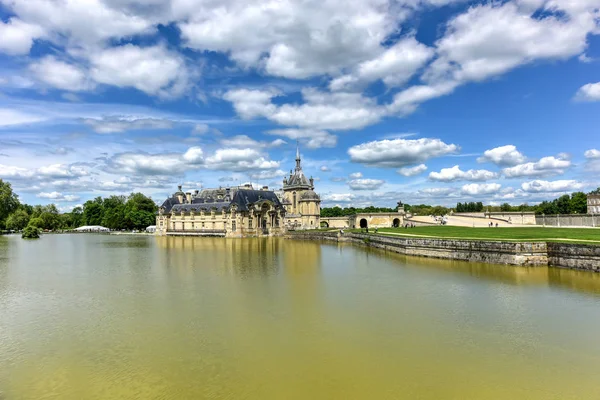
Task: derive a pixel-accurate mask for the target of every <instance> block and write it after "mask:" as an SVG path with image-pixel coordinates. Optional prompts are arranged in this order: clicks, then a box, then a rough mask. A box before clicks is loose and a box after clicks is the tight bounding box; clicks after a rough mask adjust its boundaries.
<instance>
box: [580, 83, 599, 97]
mask: <svg viewBox="0 0 600 400" xmlns="http://www.w3.org/2000/svg"><path fill="white" fill-rule="evenodd" d="M575 100H577V101H600V82H596V83H588V84H586V85H583V86H582V87H580V88H579V90H578V91H577V93H575Z"/></svg>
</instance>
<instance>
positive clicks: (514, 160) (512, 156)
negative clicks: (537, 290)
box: [477, 144, 527, 166]
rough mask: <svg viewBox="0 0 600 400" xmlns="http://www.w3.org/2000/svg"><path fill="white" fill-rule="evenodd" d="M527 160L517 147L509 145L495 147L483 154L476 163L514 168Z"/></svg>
mask: <svg viewBox="0 0 600 400" xmlns="http://www.w3.org/2000/svg"><path fill="white" fill-rule="evenodd" d="M526 160H527V157H525V156H524V155H523V154H522V153H521V152H520V151H518V150H517V147H516V146H514V145H512V144H509V145H506V146H500V147H495V148H493V149H490V150H486V151H484V152H483V156H481V157H479V158H478V159H477V162H480V163H484V162H491V163H494V164H496V165H500V166H514V165H517V164H522V163H524V162H525V161H526Z"/></svg>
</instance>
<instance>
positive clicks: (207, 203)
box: [156, 149, 321, 237]
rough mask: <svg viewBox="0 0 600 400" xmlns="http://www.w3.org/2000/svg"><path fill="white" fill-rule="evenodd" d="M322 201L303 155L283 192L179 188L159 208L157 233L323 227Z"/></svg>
mask: <svg viewBox="0 0 600 400" xmlns="http://www.w3.org/2000/svg"><path fill="white" fill-rule="evenodd" d="M320 204H321V199H320V197H319V195H318V194H316V193H315V191H314V181H313V179H312V178H310V179H307V178H306V177H305V176H304V173H303V171H302V166H301V160H300V151H299V149H298V150H297V151H296V169H295V171H294V173H292V171H290V176H289V178H288V177H286V178H285V179H284V180H283V190H282V191H281V193H280V194H278V193H276V192H274V191H272V190H269V188H268V187H266V186H264V187H263V188H262V189H261V190H256V189H254V188H253V187H252V185H249V184H248V185H244V186H237V187H227V188H218V189H204V190H202V191H198V190H196V191H194V192H193V193H192V192H187V193H184V192H183V191H182V188H181V186H179V190H178V191H177V192H176V193H174V194H173V195H172V196H171V197H169V198H168V199H166V200H165V201H164V202H163V204H162V205H161V206H160V208H159V211H158V215H157V216H156V234H157V235H160V236H166V235H169V236H224V237H250V236H278V235H282V234H284V233H285V232H286V230H287V229H294V230H305V229H316V228H318V227H319V222H320V221H319V218H320V214H321V205H320Z"/></svg>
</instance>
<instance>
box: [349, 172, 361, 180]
mask: <svg viewBox="0 0 600 400" xmlns="http://www.w3.org/2000/svg"><path fill="white" fill-rule="evenodd" d="M348 177H350V179H358V178H362V177H363V174H362V172H353V173H351V174H350V175H348Z"/></svg>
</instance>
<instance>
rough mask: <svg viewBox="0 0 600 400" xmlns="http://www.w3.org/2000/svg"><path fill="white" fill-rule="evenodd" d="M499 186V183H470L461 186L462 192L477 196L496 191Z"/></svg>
mask: <svg viewBox="0 0 600 400" xmlns="http://www.w3.org/2000/svg"><path fill="white" fill-rule="evenodd" d="M500 188H501V185H500V184H499V183H470V184H468V185H464V186H463V187H462V188H461V191H462V193H463V194H466V195H470V196H478V195H484V194H492V193H497V192H498V191H499V190H500Z"/></svg>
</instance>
